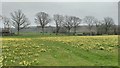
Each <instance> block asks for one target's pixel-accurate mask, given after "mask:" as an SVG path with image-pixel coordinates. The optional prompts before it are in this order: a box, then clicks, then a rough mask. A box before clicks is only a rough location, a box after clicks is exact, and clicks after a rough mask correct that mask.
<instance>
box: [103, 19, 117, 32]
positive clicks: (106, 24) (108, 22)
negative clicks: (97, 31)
mask: <svg viewBox="0 0 120 68" xmlns="http://www.w3.org/2000/svg"><path fill="white" fill-rule="evenodd" d="M114 24H115V23H114V21H113V19H112V18H111V17H105V18H104V29H105V34H108V33H109V31H110V28H111V27H112V26H113V25H114Z"/></svg>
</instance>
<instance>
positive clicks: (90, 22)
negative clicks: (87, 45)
mask: <svg viewBox="0 0 120 68" xmlns="http://www.w3.org/2000/svg"><path fill="white" fill-rule="evenodd" d="M83 22H84V23H86V24H87V25H88V29H89V31H90V35H91V33H92V28H93V26H94V23H95V22H96V18H95V17H93V16H86V17H85V18H84V19H83Z"/></svg>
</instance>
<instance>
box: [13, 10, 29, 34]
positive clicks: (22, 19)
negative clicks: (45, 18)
mask: <svg viewBox="0 0 120 68" xmlns="http://www.w3.org/2000/svg"><path fill="white" fill-rule="evenodd" d="M11 17H12V23H13V26H14V27H15V28H16V29H17V34H18V35H19V31H20V30H21V29H24V28H27V27H28V26H29V25H30V22H29V20H28V18H26V16H25V14H24V13H23V12H22V11H21V10H18V11H14V13H11Z"/></svg>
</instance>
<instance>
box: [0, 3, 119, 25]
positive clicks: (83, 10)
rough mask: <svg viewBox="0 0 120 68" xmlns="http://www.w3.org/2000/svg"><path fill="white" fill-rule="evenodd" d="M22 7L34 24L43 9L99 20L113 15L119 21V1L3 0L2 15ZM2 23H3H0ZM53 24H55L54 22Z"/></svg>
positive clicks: (50, 13) (7, 14) (8, 14)
mask: <svg viewBox="0 0 120 68" xmlns="http://www.w3.org/2000/svg"><path fill="white" fill-rule="evenodd" d="M18 9H21V10H22V11H23V12H24V13H25V15H26V16H27V17H28V18H29V20H30V22H31V25H35V24H34V18H35V14H36V13H38V12H41V11H44V12H46V13H48V14H49V15H50V16H51V17H52V16H53V14H61V15H70V16H77V17H80V18H81V19H83V18H84V17H85V16H95V17H96V18H98V19H99V20H102V19H103V18H104V17H107V16H109V17H112V18H113V19H114V21H115V23H116V24H117V23H118V3H117V2H3V3H2V15H3V16H6V17H9V18H10V17H11V16H10V13H11V12H14V11H16V10H18ZM0 25H1V24H0ZM52 25H53V24H52Z"/></svg>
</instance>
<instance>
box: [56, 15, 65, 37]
mask: <svg viewBox="0 0 120 68" xmlns="http://www.w3.org/2000/svg"><path fill="white" fill-rule="evenodd" d="M63 20H64V17H63V16H62V15H59V14H55V15H54V21H55V24H56V35H57V34H58V33H59V30H60V28H61V27H62V24H63Z"/></svg>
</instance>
